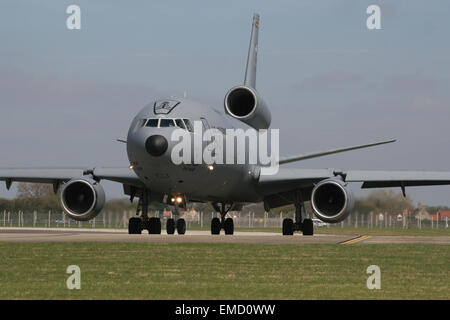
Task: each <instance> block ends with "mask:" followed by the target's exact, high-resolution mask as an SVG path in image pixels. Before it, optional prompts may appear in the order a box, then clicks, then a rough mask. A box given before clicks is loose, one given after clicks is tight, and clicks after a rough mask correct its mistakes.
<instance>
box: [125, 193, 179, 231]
mask: <svg viewBox="0 0 450 320" xmlns="http://www.w3.org/2000/svg"><path fill="white" fill-rule="evenodd" d="M148 193H149V191H148V190H143V191H142V196H141V198H140V199H139V202H138V207H137V210H136V215H137V216H139V214H140V217H133V218H130V220H129V222H128V234H142V230H148V233H149V234H161V219H160V218H159V217H151V218H149V216H148V205H149V203H148V199H149V194H148ZM178 217H179V211H178V206H175V219H172V218H171V219H168V220H167V225H166V229H167V234H169V235H171V234H174V233H175V230H176V231H177V232H178V234H180V235H183V234H185V233H186V221H185V220H184V219H179V218H178Z"/></svg>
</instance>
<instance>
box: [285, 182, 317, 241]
mask: <svg viewBox="0 0 450 320" xmlns="http://www.w3.org/2000/svg"><path fill="white" fill-rule="evenodd" d="M294 204H295V222H294V221H293V220H292V219H283V235H284V236H292V235H293V234H294V232H295V231H302V232H303V235H304V236H312V235H313V234H314V226H313V222H312V220H311V219H307V218H305V219H302V212H304V213H306V210H305V206H304V203H303V201H302V198H301V193H300V191H299V192H297V193H296V195H295V203H294Z"/></svg>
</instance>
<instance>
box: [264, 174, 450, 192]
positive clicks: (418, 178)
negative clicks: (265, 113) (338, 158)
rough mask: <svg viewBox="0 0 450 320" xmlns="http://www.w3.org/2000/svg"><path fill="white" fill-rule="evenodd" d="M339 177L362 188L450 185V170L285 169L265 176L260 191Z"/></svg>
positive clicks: (299, 186) (296, 186)
mask: <svg viewBox="0 0 450 320" xmlns="http://www.w3.org/2000/svg"><path fill="white" fill-rule="evenodd" d="M335 176H341V177H343V179H344V181H346V182H362V183H363V184H362V186H361V188H386V187H400V188H402V189H403V188H405V187H413V186H433V185H450V171H385V170H333V169H284V168H280V169H279V171H278V173H277V174H275V175H272V176H270V175H267V176H261V177H260V179H259V182H258V191H259V193H260V194H262V195H270V194H274V193H279V192H285V191H289V190H293V189H296V188H300V189H301V188H305V189H307V188H312V187H313V186H314V184H315V183H317V182H319V181H320V180H323V179H326V178H332V177H335Z"/></svg>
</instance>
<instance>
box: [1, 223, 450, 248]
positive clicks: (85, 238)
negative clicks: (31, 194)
mask: <svg viewBox="0 0 450 320" xmlns="http://www.w3.org/2000/svg"><path fill="white" fill-rule="evenodd" d="M0 241H2V242H95V241H97V242H149V243H151V242H160V243H161V242H162V243H172V242H175V243H176V242H184V243H201V242H203V243H259V244H289V243H324V244H325V243H334V244H343V245H350V244H373V243H433V244H450V237H447V236H439V237H429V236H372V235H370V236H369V235H359V236H355V235H330V234H320V233H317V234H316V235H314V236H302V235H301V234H295V235H294V236H282V235H281V234H278V233H273V232H235V234H234V235H233V236H229V235H214V236H212V235H211V234H210V232H209V231H189V230H188V231H187V232H186V234H185V235H177V234H175V235H167V234H165V232H164V231H163V233H162V234H161V235H149V234H148V233H147V232H146V231H144V232H143V233H142V234H140V235H129V234H128V232H127V230H124V229H78V228H77V229H75V228H51V229H48V228H11V227H6V228H0Z"/></svg>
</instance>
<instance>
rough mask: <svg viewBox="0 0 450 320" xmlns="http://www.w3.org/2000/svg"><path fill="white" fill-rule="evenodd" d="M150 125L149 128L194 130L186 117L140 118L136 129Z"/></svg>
mask: <svg viewBox="0 0 450 320" xmlns="http://www.w3.org/2000/svg"><path fill="white" fill-rule="evenodd" d="M144 126H145V127H150V128H174V127H178V128H181V129H184V130H188V131H190V132H193V131H194V127H193V126H192V123H191V121H190V120H188V119H168V118H153V119H142V120H141V121H140V122H139V124H138V127H137V129H139V128H142V127H144Z"/></svg>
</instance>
